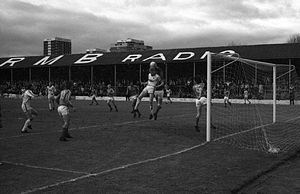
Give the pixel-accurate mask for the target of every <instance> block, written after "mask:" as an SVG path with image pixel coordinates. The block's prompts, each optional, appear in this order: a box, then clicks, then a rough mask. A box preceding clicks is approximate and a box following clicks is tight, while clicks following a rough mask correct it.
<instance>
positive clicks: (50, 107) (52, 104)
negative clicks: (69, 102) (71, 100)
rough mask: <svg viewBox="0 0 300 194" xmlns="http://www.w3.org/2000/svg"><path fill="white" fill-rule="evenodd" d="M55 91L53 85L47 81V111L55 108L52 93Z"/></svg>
mask: <svg viewBox="0 0 300 194" xmlns="http://www.w3.org/2000/svg"><path fill="white" fill-rule="evenodd" d="M55 92H56V89H55V86H54V85H53V84H52V83H51V82H49V86H47V95H48V102H49V111H53V110H54V109H55V105H54V102H55V97H54V93H55Z"/></svg>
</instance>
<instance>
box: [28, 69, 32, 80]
mask: <svg viewBox="0 0 300 194" xmlns="http://www.w3.org/2000/svg"><path fill="white" fill-rule="evenodd" d="M28 74H29V76H28V77H29V82H31V68H29V69H28Z"/></svg>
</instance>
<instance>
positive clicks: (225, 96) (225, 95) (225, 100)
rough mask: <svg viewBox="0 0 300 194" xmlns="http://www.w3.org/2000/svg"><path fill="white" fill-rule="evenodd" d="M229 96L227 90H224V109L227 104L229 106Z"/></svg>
mask: <svg viewBox="0 0 300 194" xmlns="http://www.w3.org/2000/svg"><path fill="white" fill-rule="evenodd" d="M229 96H230V92H229V89H225V91H224V106H225V108H226V107H227V104H229V105H230V106H231V102H230V98H229Z"/></svg>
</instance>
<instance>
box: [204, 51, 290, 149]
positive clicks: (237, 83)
mask: <svg viewBox="0 0 300 194" xmlns="http://www.w3.org/2000/svg"><path fill="white" fill-rule="evenodd" d="M205 58H206V61H207V80H206V82H207V83H206V84H207V85H206V89H207V109H206V141H207V142H210V141H213V140H215V139H221V138H222V137H226V136H228V137H231V136H233V135H235V134H236V135H240V134H243V133H246V132H250V131H254V130H256V132H255V133H256V134H255V135H256V136H259V138H257V139H255V140H253V141H259V144H264V145H261V146H262V147H263V148H264V149H265V150H268V152H271V153H278V152H279V151H280V148H278V147H275V145H273V144H272V143H271V141H270V140H269V138H268V132H269V131H268V132H267V130H266V126H270V125H273V124H276V122H277V110H276V108H277V104H276V103H277V95H278V93H277V90H279V89H278V87H283V88H285V89H284V92H285V94H284V95H285V96H287V94H286V93H287V92H289V94H290V87H291V86H292V83H290V82H291V77H292V75H293V76H294V77H295V71H294V70H295V67H294V66H292V65H291V64H289V65H280V64H275V63H268V62H261V61H255V60H251V59H244V58H241V57H240V56H239V54H238V53H236V52H234V51H232V50H227V51H223V52H221V53H213V52H210V51H207V52H205V54H204V55H203V56H202V57H201V59H205ZM215 64H217V65H215ZM291 67H293V68H291ZM225 69H229V70H226V71H225ZM228 71H229V73H227V72H228ZM225 72H226V73H227V74H226V73H225ZM218 76H219V77H218ZM218 78H222V81H223V82H226V83H222V82H221V81H219V82H218V81H216V80H219V79H218ZM264 79H265V80H264ZM287 79H288V80H289V82H288V83H287V82H286V81H287ZM227 81H228V82H227ZM216 82H217V83H221V84H216ZM241 82H243V83H241ZM258 82H260V84H259V85H258ZM271 82H272V85H271ZM277 82H280V83H282V84H280V85H279V86H278V85H277ZM222 84H223V85H224V87H222ZM216 85H217V86H218V87H219V85H221V86H220V88H222V89H218V88H217V89H216ZM232 85H234V86H232ZM263 86H264V87H265V88H266V89H265V94H264V97H263V99H260V98H261V96H259V95H263V94H262V90H263V89H262V88H263ZM286 88H288V91H287V89H286ZM213 90H214V91H213ZM215 90H220V91H218V92H219V93H221V94H219V96H216V94H215ZM222 90H228V91H230V93H233V91H232V90H234V93H235V96H234V97H233V95H231V97H232V99H231V97H230V100H232V101H234V102H233V105H232V107H235V108H231V107H229V108H228V109H224V110H223V109H221V108H220V107H221V106H223V100H222V97H224V95H223V96H222V92H224V91H222ZM236 90H239V91H238V92H237V91H236ZM243 90H247V93H248V92H249V93H250V94H249V95H251V96H252V98H253V99H250V100H248V102H249V104H250V101H253V102H252V105H251V106H250V105H249V106H242V105H241V104H243V100H244V101H245V103H246V102H247V101H246V100H245V97H244V99H242V98H243ZM270 90H271V92H270ZM244 92H245V91H244ZM266 94H267V95H266ZM247 95H248V94H247ZM265 96H268V97H265ZM259 99H260V100H259ZM209 102H212V103H209ZM212 104H217V105H212ZM228 106H229V105H228ZM230 106H231V104H230ZM271 106H272V108H271ZM225 107H226V104H225ZM212 108H215V109H217V110H218V111H217V113H218V114H220V116H219V117H217V116H216V115H212ZM271 109H272V113H271ZM247 111H248V113H247ZM220 112H226V113H220ZM233 112H235V113H233ZM227 114H229V115H227ZM241 114H244V115H245V116H244V117H248V116H249V117H250V119H253V120H254V121H251V122H248V121H247V120H246V119H245V118H244V117H242V116H241ZM247 114H248V115H247ZM271 115H272V116H271ZM212 116H213V119H215V117H217V119H216V120H217V121H219V123H218V124H219V126H220V127H219V128H226V129H227V131H226V132H225V130H223V131H222V132H221V133H223V134H222V135H223V136H221V135H220V136H216V134H214V133H216V132H220V131H221V130H219V131H218V126H217V127H216V128H217V130H215V131H212V129H211V127H212V126H211V122H215V120H212ZM234 116H236V117H239V118H234ZM226 119H229V120H230V121H231V123H230V122H228V124H227V126H226ZM222 120H225V121H224V122H223V123H221V122H222ZM266 120H268V122H267V123H266ZM230 127H231V129H230ZM258 133H259V135H258ZM213 137H214V138H213ZM261 137H262V138H261ZM260 138H261V139H263V140H261V139H260ZM238 144H240V143H239V142H238ZM249 147H250V146H249ZM258 149H261V148H258Z"/></svg>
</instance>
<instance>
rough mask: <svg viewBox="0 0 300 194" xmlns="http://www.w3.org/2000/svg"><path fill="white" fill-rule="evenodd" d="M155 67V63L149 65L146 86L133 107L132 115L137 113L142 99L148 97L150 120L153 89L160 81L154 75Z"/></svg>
mask: <svg viewBox="0 0 300 194" xmlns="http://www.w3.org/2000/svg"><path fill="white" fill-rule="evenodd" d="M154 66H156V63H155V62H151V63H150V68H149V74H148V82H146V83H147V86H146V87H145V88H144V89H143V91H142V92H141V93H140V95H139V96H138V99H137V102H136V105H135V107H134V111H133V114H136V113H137V112H138V108H139V105H140V103H141V101H142V99H143V98H144V97H146V96H147V95H149V101H150V118H152V117H153V114H154V113H153V98H154V92H155V87H156V85H157V83H158V82H159V81H160V80H161V78H160V76H159V75H158V74H157V73H156V68H155V67H154Z"/></svg>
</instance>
